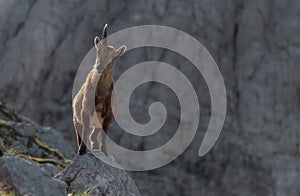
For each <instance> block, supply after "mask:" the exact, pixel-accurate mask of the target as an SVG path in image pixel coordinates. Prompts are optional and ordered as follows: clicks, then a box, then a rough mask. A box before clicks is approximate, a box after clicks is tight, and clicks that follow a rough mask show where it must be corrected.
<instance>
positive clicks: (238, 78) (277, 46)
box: [0, 0, 300, 195]
mask: <svg viewBox="0 0 300 196" xmlns="http://www.w3.org/2000/svg"><path fill="white" fill-rule="evenodd" d="M299 11H300V1H297V0H290V1H282V0H273V1H265V0H252V1H245V0H243V1H237V0H228V1H223V0H215V1H211V0H203V1H193V0H186V1H180V0H175V1H165V2H161V1H151V2H150V1H144V0H142V1H140V0H136V1H130V2H129V1H128V2H127V1H118V0H110V1H102V0H88V1H83V0H66V1H42V0H28V1H22V0H3V1H2V2H1V6H0V18H1V19H0V42H1V47H0V65H1V72H0V91H1V92H2V94H1V95H0V96H1V97H3V98H5V100H7V101H8V102H9V104H11V105H13V106H14V107H15V108H16V109H18V110H20V111H22V113H24V114H25V115H28V116H30V117H32V118H33V119H34V120H35V121H37V122H39V123H41V124H44V125H51V126H54V127H55V128H56V129H57V130H60V131H61V133H62V134H63V135H64V136H65V137H66V138H68V139H71V141H73V143H75V142H74V141H75V138H74V136H75V134H74V131H73V127H72V120H71V119H72V118H71V116H72V112H71V91H72V83H73V79H74V76H75V72H76V70H77V68H78V66H79V64H80V62H81V60H82V58H83V57H84V55H85V54H86V53H87V52H88V50H89V49H90V48H91V47H92V46H93V38H94V36H95V35H96V34H99V33H100V32H99V31H100V29H101V28H102V27H103V25H104V24H105V23H108V24H109V32H115V31H117V30H121V29H123V28H126V27H131V26H135V25H141V24H160V25H167V26H171V27H174V28H178V29H180V30H183V31H185V32H187V33H189V34H191V35H192V36H194V37H195V38H196V39H198V40H200V41H201V42H202V43H203V44H204V45H205V46H206V47H207V49H208V50H209V51H210V52H211V54H212V56H213V57H214V58H215V60H216V62H217V63H218V65H219V68H220V70H221V72H222V75H223V77H224V80H225V84H226V91H227V95H228V111H227V118H226V122H225V126H224V130H223V132H222V134H221V137H220V138H219V140H218V143H217V145H216V146H215V148H214V149H213V151H211V152H210V153H209V154H208V155H206V156H205V157H203V158H200V157H197V151H198V149H199V145H200V141H201V140H202V138H203V137H202V136H203V134H204V130H206V127H207V124H208V121H209V117H210V101H209V100H210V97H209V93H208V90H207V87H206V85H205V82H204V81H203V79H202V77H201V74H200V73H196V71H195V69H194V68H193V66H192V65H191V64H189V62H187V61H186V60H185V59H184V58H182V57H180V56H179V55H176V54H173V53H171V52H165V51H163V50H161V49H155V48H147V49H136V50H133V51H131V52H128V53H127V54H126V55H124V56H123V57H122V59H120V61H118V63H117V65H116V77H117V76H119V75H120V74H121V73H122V72H123V71H124V70H126V69H127V68H128V67H130V66H132V65H134V64H135V63H138V62H142V61H147V60H161V61H165V62H167V63H170V64H172V65H174V66H176V67H177V68H178V69H180V70H181V71H182V72H184V73H185V74H186V75H187V76H188V78H189V79H190V81H191V83H192V84H193V85H194V86H195V87H196V91H197V94H198V96H199V100H200V105H201V124H200V128H199V133H198V134H197V136H196V138H195V139H194V142H193V143H192V145H191V146H190V148H189V149H188V150H187V151H185V153H184V154H183V155H182V156H180V157H179V158H178V159H177V160H176V161H173V162H172V163H170V164H169V165H167V166H165V167H163V168H160V169H157V170H154V171H148V172H139V173H133V179H134V180H135V182H136V183H137V184H138V186H139V188H140V190H141V194H143V195H201V194H203V195H220V194H221V193H222V195H241V194H243V195H299V193H300V188H299V183H298V182H299V181H300V168H299V165H300V158H299V141H300V134H299V131H298V130H299V120H300V112H299V111H300V82H299V75H298V74H299V71H300V67H299V66H298V64H299V60H300V37H299V36H297V35H298V32H299V30H300V20H299ZM121 62H122V64H123V65H122V66H119V65H120V64H121ZM172 96H174V95H173V94H172V93H171V92H168V90H167V89H166V88H164V87H159V86H155V85H144V86H143V88H142V87H141V89H140V90H137V91H136V93H135V94H134V96H132V103H133V104H132V107H131V111H132V113H133V116H134V117H135V118H136V119H137V121H140V122H147V120H149V118H148V116H147V111H148V106H149V104H150V103H152V102H153V101H157V97H159V101H161V102H162V103H165V105H166V108H167V109H168V114H170V115H169V116H168V118H167V120H168V122H167V123H166V126H165V127H164V131H163V132H162V133H159V134H155V135H153V136H151V137H149V138H141V137H133V136H131V135H129V134H126V133H124V132H122V131H121V130H120V128H119V127H118V126H117V125H113V126H112V127H111V129H110V136H111V137H112V138H113V139H114V140H115V141H116V142H117V143H119V144H121V145H123V146H125V147H128V148H131V149H136V150H141V149H152V148H154V147H157V146H160V145H161V144H163V143H165V142H166V141H168V139H169V138H170V137H171V136H172V135H173V131H174V130H176V128H177V126H178V118H179V114H180V108H179V107H178V105H176V104H177V100H176V98H172ZM133 141H134V142H133ZM153 141H154V142H153ZM74 150H75V147H74ZM162 190H163V193H162Z"/></svg>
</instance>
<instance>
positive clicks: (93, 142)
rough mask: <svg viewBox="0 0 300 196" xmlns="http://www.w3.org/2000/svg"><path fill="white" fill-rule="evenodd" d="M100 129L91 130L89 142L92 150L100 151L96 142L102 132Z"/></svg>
mask: <svg viewBox="0 0 300 196" xmlns="http://www.w3.org/2000/svg"><path fill="white" fill-rule="evenodd" d="M102 131H103V130H102V128H100V127H94V128H93V130H92V133H91V135H90V141H91V148H92V150H100V145H99V142H98V140H97V137H98V135H99V134H100V133H101V132H102Z"/></svg>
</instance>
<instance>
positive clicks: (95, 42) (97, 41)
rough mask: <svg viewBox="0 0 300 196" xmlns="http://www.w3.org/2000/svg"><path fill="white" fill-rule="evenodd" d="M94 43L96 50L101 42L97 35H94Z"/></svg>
mask: <svg viewBox="0 0 300 196" xmlns="http://www.w3.org/2000/svg"><path fill="white" fill-rule="evenodd" d="M94 44H95V48H96V49H97V50H99V49H100V46H101V45H102V43H101V41H100V38H99V37H98V36H96V37H95V39H94Z"/></svg>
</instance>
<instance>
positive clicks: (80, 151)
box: [74, 121, 85, 155]
mask: <svg viewBox="0 0 300 196" xmlns="http://www.w3.org/2000/svg"><path fill="white" fill-rule="evenodd" d="M74 127H75V132H76V138H77V145H78V152H77V153H78V154H79V155H82V154H84V151H85V149H84V148H83V149H82V139H81V134H82V130H83V127H82V125H81V124H80V123H78V122H77V121H74ZM80 133H81V134H80Z"/></svg>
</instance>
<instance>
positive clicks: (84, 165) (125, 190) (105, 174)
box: [56, 153, 140, 196]
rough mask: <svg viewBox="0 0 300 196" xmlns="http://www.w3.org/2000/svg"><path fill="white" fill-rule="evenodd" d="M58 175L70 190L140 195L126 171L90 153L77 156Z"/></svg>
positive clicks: (121, 195)
mask: <svg viewBox="0 0 300 196" xmlns="http://www.w3.org/2000/svg"><path fill="white" fill-rule="evenodd" d="M103 158H105V157H103ZM107 161H111V160H108V159H107ZM56 177H57V178H58V179H59V180H61V181H64V182H65V183H66V184H67V186H68V190H69V191H70V192H74V191H75V192H84V191H88V192H89V193H90V194H91V195H102V194H103V195H107V196H110V195H111V196H115V195H120V196H123V195H124V196H138V195H140V193H139V190H138V188H137V186H136V185H135V183H134V181H133V180H132V178H131V177H130V176H129V174H128V173H127V172H126V171H124V170H121V169H116V168H114V167H111V166H109V165H107V164H105V163H104V162H102V161H101V160H100V159H99V158H97V157H95V156H94V155H93V154H90V153H88V154H85V155H82V156H76V157H75V159H74V160H73V162H72V163H71V164H70V165H68V167H67V168H66V169H64V170H62V171H61V172H60V173H59V174H57V176H56Z"/></svg>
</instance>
